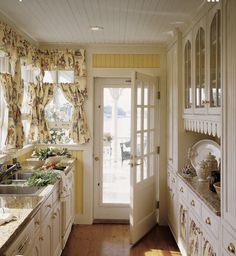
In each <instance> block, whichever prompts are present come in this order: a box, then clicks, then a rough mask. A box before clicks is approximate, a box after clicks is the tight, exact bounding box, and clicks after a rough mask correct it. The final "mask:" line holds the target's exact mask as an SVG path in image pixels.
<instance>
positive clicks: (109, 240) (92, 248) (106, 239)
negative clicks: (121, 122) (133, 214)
mask: <svg viewBox="0 0 236 256" xmlns="http://www.w3.org/2000/svg"><path fill="white" fill-rule="evenodd" d="M142 255H144V256H159V255H160V256H165V255H166V256H169V255H173V256H174V255H176V256H177V255H180V252H179V249H178V247H177V245H176V243H175V241H174V238H173V236H172V234H171V232H170V230H169V228H168V227H160V226H158V225H157V226H156V227H155V228H153V229H152V230H151V231H150V232H149V233H148V234H147V235H146V236H145V237H144V238H143V239H142V240H141V241H140V242H139V243H137V244H136V245H134V246H131V245H130V244H129V225H127V224H93V225H74V226H73V228H72V231H71V234H70V237H69V239H68V242H67V244H66V247H65V249H64V250H63V252H62V256H142Z"/></svg>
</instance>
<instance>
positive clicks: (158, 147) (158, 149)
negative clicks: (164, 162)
mask: <svg viewBox="0 0 236 256" xmlns="http://www.w3.org/2000/svg"><path fill="white" fill-rule="evenodd" d="M160 151H161V148H160V146H157V154H158V155H159V154H160Z"/></svg>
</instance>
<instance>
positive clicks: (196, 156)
mask: <svg viewBox="0 0 236 256" xmlns="http://www.w3.org/2000/svg"><path fill="white" fill-rule="evenodd" d="M209 153H211V154H212V155H214V156H215V157H216V160H217V162H218V165H219V162H220V158H221V153H220V145H219V144H217V143H216V142H215V141H213V140H200V141H198V142H197V143H196V144H194V145H193V146H192V147H191V148H190V149H189V152H188V158H189V160H190V162H191V164H192V166H193V167H194V168H195V169H197V167H198V166H199V163H200V162H201V161H202V160H206V158H207V155H208V154H209Z"/></svg>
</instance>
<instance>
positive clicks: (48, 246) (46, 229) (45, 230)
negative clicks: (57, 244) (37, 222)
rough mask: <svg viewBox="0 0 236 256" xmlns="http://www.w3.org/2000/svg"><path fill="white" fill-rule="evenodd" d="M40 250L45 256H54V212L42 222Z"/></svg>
mask: <svg viewBox="0 0 236 256" xmlns="http://www.w3.org/2000/svg"><path fill="white" fill-rule="evenodd" d="M40 250H41V255H43V256H52V252H53V228H52V211H50V212H49V213H48V215H47V216H46V217H45V218H44V219H43V220H42V226H41V235H40Z"/></svg>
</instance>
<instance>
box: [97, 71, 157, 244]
mask: <svg viewBox="0 0 236 256" xmlns="http://www.w3.org/2000/svg"><path fill="white" fill-rule="evenodd" d="M127 80H128V79H105V78H101V79H100V78H99V79H96V81H95V95H96V97H95V116H94V123H95V134H94V135H95V136H94V139H95V143H94V145H95V146H94V219H98V220H125V219H127V220H128V219H129V221H130V234H131V243H132V244H134V243H136V242H137V241H138V240H139V239H141V238H142V237H143V236H144V235H145V234H146V233H147V232H148V231H149V230H150V229H151V228H152V227H153V226H154V225H155V224H156V186H155V184H156V182H155V181H156V176H155V174H156V172H157V163H156V162H157V134H158V133H157V104H156V103H157V86H158V85H157V78H156V77H151V76H148V75H144V74H141V73H135V74H134V76H133V78H132V84H131V85H130V83H129V84H127ZM121 92H122V93H123V96H121V95H122V93H121ZM109 95H112V97H113V98H114V99H116V100H117V99H118V98H119V97H121V98H122V97H124V98H123V99H122V100H121V103H120V104H119V103H117V106H116V107H117V111H115V112H116V113H118V115H117V116H114V115H113V112H114V111H113V107H111V106H109V101H110V102H111V101H112V100H109V97H110V96H109ZM106 101H108V102H106ZM129 101H130V107H131V108H130V110H128V108H127V105H129V103H127V102H129ZM113 103H114V102H113ZM111 108H112V111H111V110H109V109H111ZM124 117H126V118H124ZM128 117H130V118H131V119H130V126H131V127H129V125H128V124H127V118H128ZM109 118H111V119H112V120H113V121H111V122H110V123H109V124H108V125H107V124H106V123H105V122H106V119H109ZM122 118H123V119H122ZM120 120H122V121H120ZM119 122H120V125H119ZM116 126H117V127H118V129H117V134H116V132H115V130H114V129H113V128H114V127H116ZM109 127H113V128H112V129H113V130H109ZM119 133H121V134H122V135H121V134H120V135H119ZM129 133H130V134H129ZM107 138H110V141H107ZM107 168H108V169H107ZM112 168H114V172H113V171H112ZM122 171H123V173H122ZM112 172H113V174H112ZM119 174H121V175H123V176H121V177H122V178H121V179H120V180H119V177H120V176H119ZM111 175H112V176H111ZM117 175H118V176H117ZM117 177H118V178H117ZM124 179H126V181H125V182H124ZM117 180H118V181H119V183H118V184H117ZM127 181H129V183H128V182H127ZM107 182H108V183H107ZM109 182H110V183H109ZM116 186H118V191H120V194H118V193H116V196H114V195H115V194H114V193H115V188H116ZM109 189H110V190H109ZM126 192H128V194H127V193H126ZM124 193H126V196H125V199H124V197H120V195H122V194H123V195H124ZM113 196H114V197H113ZM127 196H129V198H128V197H127ZM127 198H128V199H127Z"/></svg>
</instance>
